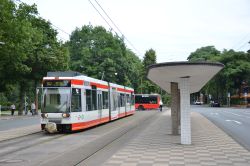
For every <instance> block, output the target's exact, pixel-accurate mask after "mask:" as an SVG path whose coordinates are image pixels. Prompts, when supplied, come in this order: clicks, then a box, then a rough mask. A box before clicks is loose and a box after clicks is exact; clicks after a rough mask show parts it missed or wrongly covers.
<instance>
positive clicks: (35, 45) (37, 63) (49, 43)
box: [0, 0, 68, 114]
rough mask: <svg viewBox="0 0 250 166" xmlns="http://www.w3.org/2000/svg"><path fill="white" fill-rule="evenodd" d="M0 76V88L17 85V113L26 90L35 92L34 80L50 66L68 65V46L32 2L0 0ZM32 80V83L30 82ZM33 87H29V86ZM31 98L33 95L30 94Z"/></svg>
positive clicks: (62, 66) (35, 82)
mask: <svg viewBox="0 0 250 166" xmlns="http://www.w3.org/2000/svg"><path fill="white" fill-rule="evenodd" d="M0 8H1V10H0V11H1V13H0V18H1V20H2V21H3V24H1V27H0V41H1V42H3V43H4V44H2V45H0V53H1V57H0V66H1V67H0V79H1V80H3V81H2V82H1V84H2V85H1V89H0V90H1V91H8V87H10V85H13V86H14V87H15V88H14V89H16V88H19V91H18V92H19V100H18V103H20V105H19V114H22V110H23V101H24V96H25V92H26V91H31V90H33V92H35V87H36V86H37V82H38V81H39V80H41V78H42V77H43V76H44V75H45V74H46V72H47V71H49V70H63V69H67V67H68V54H67V49H65V47H64V46H63V45H62V44H61V43H60V42H58V41H57V39H56V35H57V32H56V31H55V30H54V29H53V28H52V27H51V25H50V23H49V22H47V21H45V20H44V19H42V18H40V17H38V12H37V9H36V6H35V5H32V6H29V5H27V4H24V3H21V4H20V5H19V6H16V5H15V4H14V3H13V2H12V1H8V0H3V1H0ZM32 82H33V83H34V85H33V86H32V85H31V84H32ZM30 87H32V88H30ZM33 100H34V95H33Z"/></svg>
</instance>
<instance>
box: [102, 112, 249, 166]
mask: <svg viewBox="0 0 250 166" xmlns="http://www.w3.org/2000/svg"><path fill="white" fill-rule="evenodd" d="M191 124H192V125H191V126H192V145H181V144H180V136H173V135H171V120H170V111H165V112H163V113H161V115H160V116H158V117H157V119H156V120H155V121H154V122H153V123H151V124H150V125H149V127H147V128H146V129H145V130H144V131H142V132H141V133H140V134H139V135H138V136H137V137H135V138H134V139H132V140H131V141H130V142H128V144H127V145H126V146H124V147H122V148H121V149H120V150H119V151H117V152H116V153H115V154H113V156H112V157H111V158H109V159H108V160H107V161H106V162H105V163H104V164H103V165H105V166H149V165H150V166H151V165H153V166H167V165H173V166H184V165H185V166H200V165H204V166H214V165H218V166H229V165H230V166H249V165H250V152H249V151H247V150H246V149H245V148H243V147H242V146H240V145H239V144H238V143H236V142H235V141H234V140H233V139H232V138H231V137H229V136H228V135H227V134H225V133H224V132H223V131H222V130H221V129H219V128H218V127H216V126H215V125H214V124H212V123H211V122H210V121H208V120H207V119H206V118H204V117H203V116H201V115H200V114H199V113H195V112H192V113H191Z"/></svg>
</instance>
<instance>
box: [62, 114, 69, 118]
mask: <svg viewBox="0 0 250 166" xmlns="http://www.w3.org/2000/svg"><path fill="white" fill-rule="evenodd" d="M62 117H63V118H68V117H70V114H69V113H63V114H62Z"/></svg>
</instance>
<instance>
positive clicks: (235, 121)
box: [226, 119, 242, 125]
mask: <svg viewBox="0 0 250 166" xmlns="http://www.w3.org/2000/svg"><path fill="white" fill-rule="evenodd" d="M226 121H227V122H234V123H237V124H239V125H241V124H242V123H241V122H239V121H237V120H229V119H228V120H226Z"/></svg>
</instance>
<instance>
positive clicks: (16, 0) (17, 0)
mask: <svg viewBox="0 0 250 166" xmlns="http://www.w3.org/2000/svg"><path fill="white" fill-rule="evenodd" d="M13 1H15V2H16V3H17V4H18V5H20V4H21V3H24V2H22V1H21V0H13ZM50 24H51V25H52V26H53V27H55V28H56V29H57V30H59V31H61V32H63V33H64V34H67V35H68V36H70V34H69V33H68V32H66V31H64V30H63V29H61V28H59V27H58V26H56V25H54V24H52V23H51V22H50ZM58 35H59V34H58ZM58 37H59V36H58ZM59 38H60V39H62V40H64V41H67V40H66V39H64V38H63V37H61V36H60V37H59Z"/></svg>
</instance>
